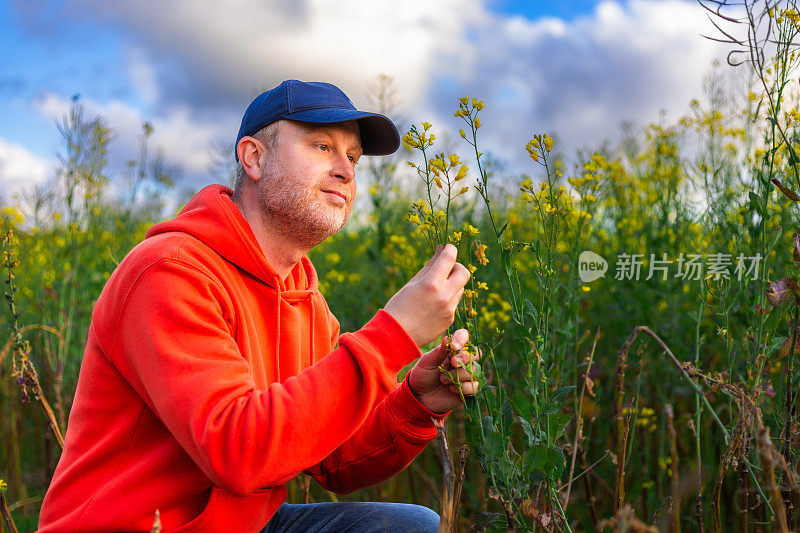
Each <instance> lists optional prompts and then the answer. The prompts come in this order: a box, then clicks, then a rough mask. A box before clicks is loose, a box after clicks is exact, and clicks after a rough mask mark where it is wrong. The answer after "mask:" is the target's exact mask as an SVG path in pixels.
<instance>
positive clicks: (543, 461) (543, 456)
mask: <svg viewBox="0 0 800 533" xmlns="http://www.w3.org/2000/svg"><path fill="white" fill-rule="evenodd" d="M525 463H526V464H525V470H526V471H528V472H534V471H536V470H538V471H540V472H544V468H545V466H546V465H547V444H536V445H534V446H531V447H530V448H528V456H527V457H526V458H525Z"/></svg>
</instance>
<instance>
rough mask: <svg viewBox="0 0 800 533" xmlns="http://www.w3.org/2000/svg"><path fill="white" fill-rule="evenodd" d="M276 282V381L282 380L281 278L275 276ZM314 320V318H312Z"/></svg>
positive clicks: (274, 280)
mask: <svg viewBox="0 0 800 533" xmlns="http://www.w3.org/2000/svg"><path fill="white" fill-rule="evenodd" d="M272 282H273V283H274V284H275V349H274V350H273V352H272V353H273V354H274V355H273V357H272V363H273V364H274V365H275V376H276V377H275V381H276V382H277V383H280V382H281V358H280V353H281V351H280V348H281V301H282V300H283V298H282V297H281V280H280V279H278V276H275V277H274V278H273V280H272ZM312 321H313V318H312Z"/></svg>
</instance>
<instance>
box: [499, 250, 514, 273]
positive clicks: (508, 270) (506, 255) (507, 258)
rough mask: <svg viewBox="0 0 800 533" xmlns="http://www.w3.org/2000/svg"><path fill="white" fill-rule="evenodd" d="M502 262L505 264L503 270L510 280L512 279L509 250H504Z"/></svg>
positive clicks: (501, 257)
mask: <svg viewBox="0 0 800 533" xmlns="http://www.w3.org/2000/svg"><path fill="white" fill-rule="evenodd" d="M500 260H501V262H502V263H503V270H504V271H505V273H506V276H508V277H509V278H510V277H511V272H512V270H511V250H509V249H508V248H503V251H502V253H501V254H500Z"/></svg>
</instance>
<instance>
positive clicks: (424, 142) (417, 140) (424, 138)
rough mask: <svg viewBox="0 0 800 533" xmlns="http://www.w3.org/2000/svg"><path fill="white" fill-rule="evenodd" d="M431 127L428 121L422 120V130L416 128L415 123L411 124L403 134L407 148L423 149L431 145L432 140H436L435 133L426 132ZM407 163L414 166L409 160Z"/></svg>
mask: <svg viewBox="0 0 800 533" xmlns="http://www.w3.org/2000/svg"><path fill="white" fill-rule="evenodd" d="M430 129H431V124H430V122H423V123H422V131H419V129H417V126H416V125H413V126H411V129H410V130H409V131H408V133H406V134H405V135H404V136H403V143H404V144H405V145H406V147H407V148H408V149H409V150H412V149H414V148H417V149H419V150H425V149H427V148H429V147H431V146H433V141H435V140H436V135H434V134H433V133H430V134H429V133H428V131H429V130H430ZM409 165H411V166H416V165H414V164H413V163H410V162H409Z"/></svg>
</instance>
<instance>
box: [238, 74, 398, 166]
mask: <svg viewBox="0 0 800 533" xmlns="http://www.w3.org/2000/svg"><path fill="white" fill-rule="evenodd" d="M282 118H286V119H289V120H297V121H299V122H311V123H316V124H332V123H335V122H346V121H348V120H355V121H357V122H358V126H359V128H360V130H361V148H362V149H363V150H364V152H363V153H364V155H388V154H391V153H393V152H394V151H395V150H397V148H398V147H399V146H400V134H399V133H398V132H397V127H395V125H394V123H393V122H392V121H391V120H390V119H388V118H387V117H385V116H383V115H379V114H377V113H367V112H365V111H359V110H357V109H356V106H354V105H353V102H351V101H350V99H349V98H348V97H347V95H345V94H344V93H343V92H342V90H341V89H339V88H338V87H336V86H335V85H331V84H330V83H322V82H304V81H298V80H286V81H284V82H283V83H281V84H280V85H278V86H277V87H275V88H274V89H272V90H269V91H266V92H263V93H261V94H260V95H258V96H257V97H256V99H255V100H253V101H252V102H251V103H250V105H249V106H247V110H246V111H245V112H244V117H242V125H241V127H240V128H239V135H238V136H237V137H236V144H235V145H234V147H233V150H234V153H235V154H236V160H237V161H238V160H239V155H238V153H236V147H237V146H239V141H241V140H242V137H246V136H248V135H253V134H254V133H256V132H257V131H259V130H260V129H261V128H264V127H266V126H268V125H270V124H272V123H273V122H275V121H276V120H279V119H282Z"/></svg>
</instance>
